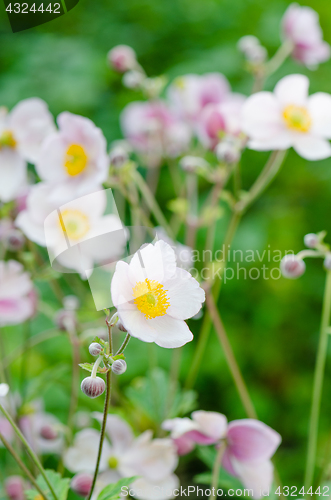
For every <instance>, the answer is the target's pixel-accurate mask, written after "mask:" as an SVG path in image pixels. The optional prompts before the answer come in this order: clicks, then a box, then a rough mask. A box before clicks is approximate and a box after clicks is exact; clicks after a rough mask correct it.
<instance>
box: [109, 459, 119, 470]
mask: <svg viewBox="0 0 331 500" xmlns="http://www.w3.org/2000/svg"><path fill="white" fill-rule="evenodd" d="M108 465H109V467H110V468H111V469H117V466H118V460H117V458H116V457H110V458H109V459H108Z"/></svg>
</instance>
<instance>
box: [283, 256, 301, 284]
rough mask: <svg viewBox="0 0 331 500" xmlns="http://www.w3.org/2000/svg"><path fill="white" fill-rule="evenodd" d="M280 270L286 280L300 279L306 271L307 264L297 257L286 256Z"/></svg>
mask: <svg viewBox="0 0 331 500" xmlns="http://www.w3.org/2000/svg"><path fill="white" fill-rule="evenodd" d="M280 270H281V272H282V275H283V276H284V277H285V278H289V279H296V278H300V276H302V275H303V273H304V272H305V270H306V264H305V263H304V261H303V260H302V259H300V257H297V256H296V255H293V254H291V255H285V257H283V259H282V261H281V263H280Z"/></svg>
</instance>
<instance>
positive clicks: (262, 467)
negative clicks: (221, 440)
mask: <svg viewBox="0 0 331 500" xmlns="http://www.w3.org/2000/svg"><path fill="white" fill-rule="evenodd" d="M231 463H232V467H233V469H234V470H235V472H236V476H237V477H238V478H239V479H240V480H241V482H242V483H243V485H244V487H245V488H246V489H249V490H252V491H251V492H250V495H249V496H250V497H253V498H255V499H259V498H261V497H263V496H268V495H269V493H270V488H271V486H272V481H273V470H274V467H273V465H272V463H271V461H270V460H264V461H262V462H250V463H244V462H240V461H238V460H236V459H235V458H231ZM263 493H264V495H263Z"/></svg>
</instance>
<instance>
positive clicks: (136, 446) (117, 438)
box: [64, 414, 178, 500]
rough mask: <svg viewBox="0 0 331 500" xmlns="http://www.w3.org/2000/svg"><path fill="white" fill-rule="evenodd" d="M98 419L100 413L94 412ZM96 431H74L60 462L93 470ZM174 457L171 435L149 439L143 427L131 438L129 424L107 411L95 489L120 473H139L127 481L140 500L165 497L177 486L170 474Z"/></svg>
mask: <svg viewBox="0 0 331 500" xmlns="http://www.w3.org/2000/svg"><path fill="white" fill-rule="evenodd" d="M95 417H96V418H97V419H98V420H99V421H100V422H101V421H102V415H101V414H95ZM99 439H100V436H99V432H98V431H97V430H95V429H84V430H83V431H80V432H78V433H77V434H76V436H75V439H74V444H73V446H72V447H71V448H69V449H68V450H67V451H66V452H65V454H64V464H65V466H66V467H67V469H69V470H70V471H71V472H74V473H80V472H85V473H93V472H94V469H95V463H96V459H97V454H98V447H99ZM177 463H178V458H177V455H176V449H175V446H174V445H173V443H172V440H171V439H152V432H151V431H146V432H144V433H143V434H141V435H140V436H139V437H137V438H135V437H134V435H133V432H132V429H131V427H130V426H129V425H128V424H127V423H126V422H125V421H124V420H122V419H121V418H120V417H118V416H116V415H108V418H107V427H106V439H105V442H104V445H103V450H102V455H101V461H100V474H99V476H98V480H97V489H96V492H95V493H94V496H93V498H96V496H97V492H98V491H100V489H102V488H103V487H104V486H107V485H108V484H110V483H115V482H117V481H118V480H119V479H120V478H122V477H130V476H140V477H139V479H137V480H136V481H134V482H133V483H132V484H131V485H130V489H131V488H132V489H133V490H134V491H136V493H137V497H138V498H141V499H142V500H166V499H168V498H171V496H169V491H173V489H174V488H176V487H177V486H178V478H177V476H176V475H175V474H174V470H175V468H176V467H177Z"/></svg>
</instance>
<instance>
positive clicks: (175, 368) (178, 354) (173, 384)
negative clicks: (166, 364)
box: [164, 347, 182, 419]
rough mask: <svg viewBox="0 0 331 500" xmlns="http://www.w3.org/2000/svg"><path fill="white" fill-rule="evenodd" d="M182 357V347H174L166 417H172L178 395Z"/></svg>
mask: <svg viewBox="0 0 331 500" xmlns="http://www.w3.org/2000/svg"><path fill="white" fill-rule="evenodd" d="M181 358H182V349H181V348H180V347H179V348H177V349H174V350H173V353H172V359H171V367H170V376H169V387H168V394H167V401H166V407H165V415H164V419H166V418H171V410H172V406H173V403H174V399H175V396H176V389H177V383H178V379H179V374H180V362H181Z"/></svg>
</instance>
